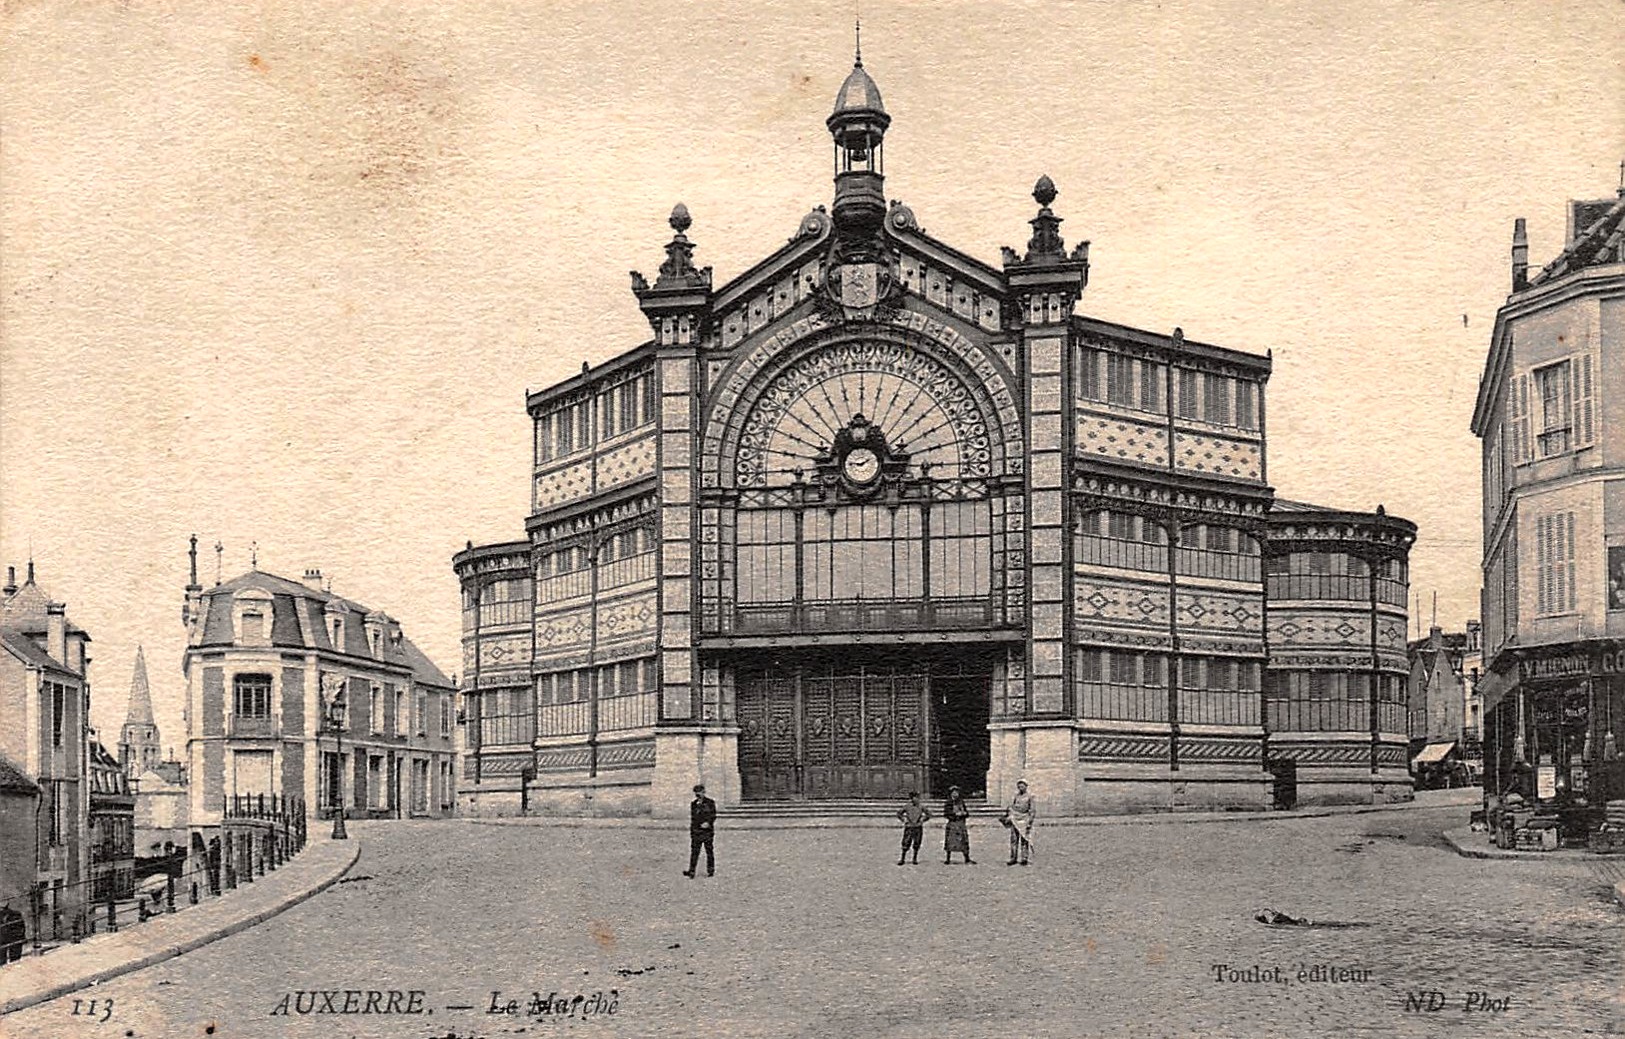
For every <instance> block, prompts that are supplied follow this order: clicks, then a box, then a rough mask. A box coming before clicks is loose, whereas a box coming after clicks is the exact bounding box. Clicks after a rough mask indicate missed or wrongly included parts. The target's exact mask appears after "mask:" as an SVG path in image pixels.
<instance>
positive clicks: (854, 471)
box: [841, 447, 880, 484]
mask: <svg viewBox="0 0 1625 1039" xmlns="http://www.w3.org/2000/svg"><path fill="white" fill-rule="evenodd" d="M841 471H842V472H843V473H845V474H846V478H847V479H848V480H851V481H852V482H853V483H859V484H864V483H872V482H873V481H874V478H875V477H877V476H879V475H880V458H879V456H878V455H876V454H875V453H874V452H873V451H871V450H869V449H868V448H867V447H855V448H853V449H852V450H851V451H848V452H847V454H846V461H844V462H843V463H841Z"/></svg>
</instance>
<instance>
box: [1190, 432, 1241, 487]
mask: <svg viewBox="0 0 1625 1039" xmlns="http://www.w3.org/2000/svg"><path fill="white" fill-rule="evenodd" d="M1261 458H1262V456H1261V454H1260V452H1259V447H1258V441H1257V440H1242V439H1239V438H1235V437H1227V436H1221V435H1218V434H1211V433H1210V434H1196V433H1189V432H1185V431H1183V430H1179V431H1176V432H1175V434H1174V467H1175V468H1176V469H1182V470H1184V471H1186V472H1196V473H1203V474H1206V475H1209V476H1225V477H1230V478H1231V479H1236V480H1251V481H1257V480H1260V479H1262V473H1263V465H1262V461H1261Z"/></svg>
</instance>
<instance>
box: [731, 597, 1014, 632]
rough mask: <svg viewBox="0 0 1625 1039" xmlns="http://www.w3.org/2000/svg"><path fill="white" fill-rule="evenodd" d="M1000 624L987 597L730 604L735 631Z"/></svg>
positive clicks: (929, 628) (945, 627) (958, 627)
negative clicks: (732, 610)
mask: <svg viewBox="0 0 1625 1039" xmlns="http://www.w3.org/2000/svg"><path fill="white" fill-rule="evenodd" d="M1003 623H1004V619H1003V617H1002V616H1001V613H1000V611H998V610H997V609H995V607H994V603H993V600H992V598H991V597H989V596H984V595H976V596H959V597H951V598H945V597H932V598H930V599H834V600H820V601H809V602H803V603H800V604H799V605H798V604H796V603H741V604H738V605H736V606H735V608H734V630H735V632H737V633H739V634H746V635H751V634H803V633H805V634H824V633H828V632H835V631H845V632H852V631H939V630H950V631H975V630H982V629H989V628H995V627H999V626H1001V625H1002V624H1003Z"/></svg>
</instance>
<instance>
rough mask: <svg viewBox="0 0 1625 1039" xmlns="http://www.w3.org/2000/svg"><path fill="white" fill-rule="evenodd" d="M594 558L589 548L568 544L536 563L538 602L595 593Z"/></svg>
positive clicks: (555, 600)
mask: <svg viewBox="0 0 1625 1039" xmlns="http://www.w3.org/2000/svg"><path fill="white" fill-rule="evenodd" d="M590 563H591V555H590V554H589V552H588V549H587V546H585V545H567V546H565V547H564V548H560V549H557V550H555V551H553V552H550V553H548V554H547V555H545V556H542V557H541V558H540V559H539V560H537V563H536V601H537V602H539V603H549V602H557V601H559V600H560V599H569V598H572V597H574V596H577V595H586V594H587V593H588V592H590V591H591V590H592V575H591V573H590V569H591V565H590Z"/></svg>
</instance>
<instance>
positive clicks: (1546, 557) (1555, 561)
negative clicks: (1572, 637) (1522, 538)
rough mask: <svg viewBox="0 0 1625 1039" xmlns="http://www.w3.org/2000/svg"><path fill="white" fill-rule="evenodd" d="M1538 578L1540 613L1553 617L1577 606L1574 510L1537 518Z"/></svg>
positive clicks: (1536, 594) (1536, 549) (1537, 599)
mask: <svg viewBox="0 0 1625 1039" xmlns="http://www.w3.org/2000/svg"><path fill="white" fill-rule="evenodd" d="M1535 578H1536V581H1537V584H1536V589H1535V612H1536V613H1537V614H1540V615H1541V616H1553V615H1556V614H1560V613H1570V612H1572V611H1573V610H1574V609H1575V607H1576V605H1577V603H1578V599H1577V598H1576V596H1575V576H1574V513H1572V512H1558V513H1553V514H1552V515H1550V516H1539V517H1536V519H1535Z"/></svg>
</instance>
